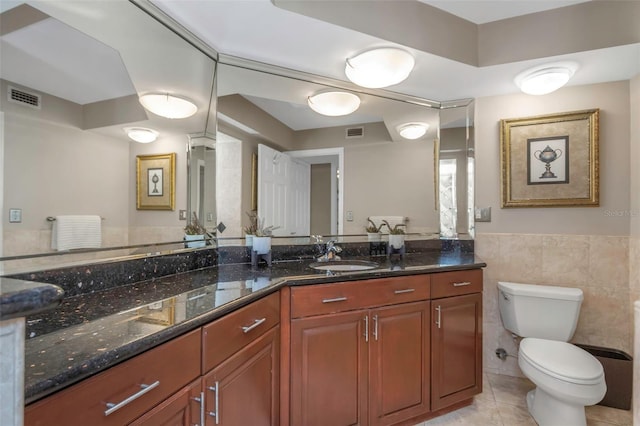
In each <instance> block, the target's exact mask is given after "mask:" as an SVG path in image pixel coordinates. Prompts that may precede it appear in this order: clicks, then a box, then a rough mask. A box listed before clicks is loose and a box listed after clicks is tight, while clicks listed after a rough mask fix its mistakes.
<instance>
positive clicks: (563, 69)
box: [514, 64, 577, 95]
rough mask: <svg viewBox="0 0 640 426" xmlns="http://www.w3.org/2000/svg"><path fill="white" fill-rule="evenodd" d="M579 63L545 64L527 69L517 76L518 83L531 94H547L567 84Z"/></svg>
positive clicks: (524, 90)
mask: <svg viewBox="0 0 640 426" xmlns="http://www.w3.org/2000/svg"><path fill="white" fill-rule="evenodd" d="M576 68H577V64H567V65H566V66H564V65H563V66H544V67H537V68H534V69H530V70H527V71H525V72H523V73H520V74H518V76H517V77H516V78H515V80H514V81H515V83H516V85H517V86H518V87H519V88H520V90H522V91H523V92H524V93H527V94H529V95H546V94H547V93H551V92H554V91H556V90H558V89H559V88H561V87H562V86H564V85H565V84H567V82H568V81H569V79H570V78H571V77H572V76H573V74H574V72H575V70H576Z"/></svg>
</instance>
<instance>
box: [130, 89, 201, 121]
mask: <svg viewBox="0 0 640 426" xmlns="http://www.w3.org/2000/svg"><path fill="white" fill-rule="evenodd" d="M140 103H141V104H142V106H143V107H145V109H147V110H148V111H151V112H152V113H154V114H156V115H159V116H160V117H165V118H187V117H191V116H192V115H193V114H195V113H196V112H197V111H198V107H197V106H196V105H195V104H194V103H193V102H191V101H190V100H188V99H184V98H179V97H177V96H173V95H170V94H168V93H149V94H146V95H142V96H140Z"/></svg>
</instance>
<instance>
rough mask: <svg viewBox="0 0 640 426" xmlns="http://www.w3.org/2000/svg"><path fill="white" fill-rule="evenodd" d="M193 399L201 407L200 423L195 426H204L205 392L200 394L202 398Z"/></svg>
mask: <svg viewBox="0 0 640 426" xmlns="http://www.w3.org/2000/svg"><path fill="white" fill-rule="evenodd" d="M191 399H193V400H194V401H196V402H197V403H198V406H199V407H200V423H198V424H197V425H195V426H204V392H200V396H195V397H193V398H191Z"/></svg>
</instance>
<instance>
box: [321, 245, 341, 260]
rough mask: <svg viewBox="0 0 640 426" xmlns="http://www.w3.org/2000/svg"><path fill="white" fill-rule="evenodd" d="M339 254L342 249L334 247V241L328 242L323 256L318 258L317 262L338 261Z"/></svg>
mask: <svg viewBox="0 0 640 426" xmlns="http://www.w3.org/2000/svg"><path fill="white" fill-rule="evenodd" d="M339 253H342V247H340V246H337V245H336V240H329V241H327V244H326V245H325V248H324V254H323V255H322V256H320V257H319V258H318V262H328V261H330V260H340V256H338V254H339Z"/></svg>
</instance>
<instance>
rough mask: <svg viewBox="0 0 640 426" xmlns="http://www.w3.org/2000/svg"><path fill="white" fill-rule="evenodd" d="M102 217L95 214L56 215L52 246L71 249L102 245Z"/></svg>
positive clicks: (55, 248) (56, 248)
mask: <svg viewBox="0 0 640 426" xmlns="http://www.w3.org/2000/svg"><path fill="white" fill-rule="evenodd" d="M101 222H102V219H101V218H100V216H94V215H66V216H56V220H55V221H54V222H53V229H52V231H51V248H52V249H54V250H60V251H62V250H71V249H79V248H100V247H101V246H102V229H101V225H102V224H101Z"/></svg>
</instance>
